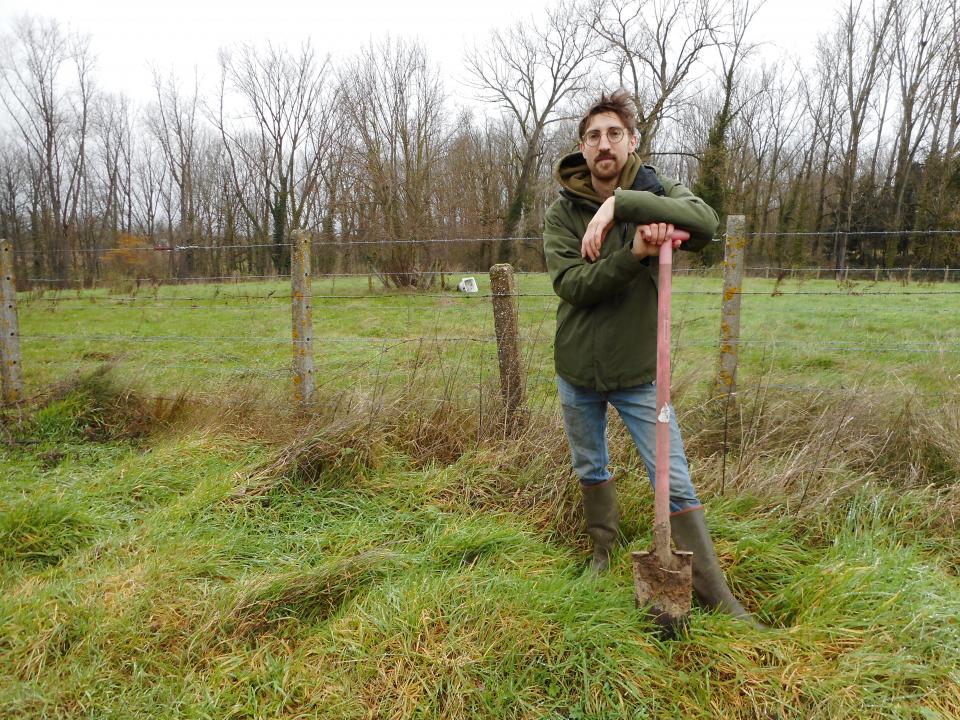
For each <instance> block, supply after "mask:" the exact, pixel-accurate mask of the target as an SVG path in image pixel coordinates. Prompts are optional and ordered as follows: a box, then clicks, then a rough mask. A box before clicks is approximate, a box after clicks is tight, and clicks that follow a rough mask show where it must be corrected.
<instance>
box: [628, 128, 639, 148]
mask: <svg viewBox="0 0 960 720" xmlns="http://www.w3.org/2000/svg"><path fill="white" fill-rule="evenodd" d="M638 140H639V138H638V137H637V134H636V133H635V132H632V133H630V152H633V151H634V150H636V149H637V142H638Z"/></svg>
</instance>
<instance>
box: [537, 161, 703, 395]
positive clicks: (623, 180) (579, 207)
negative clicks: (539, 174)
mask: <svg viewBox="0 0 960 720" xmlns="http://www.w3.org/2000/svg"><path fill="white" fill-rule="evenodd" d="M641 166H642V162H641V160H640V157H639V155H637V154H636V153H634V154H632V155H630V156H628V157H627V162H626V165H625V167H624V169H623V171H622V172H621V174H620V183H619V187H618V188H617V190H616V194H615V197H616V199H615V200H614V225H613V227H611V228H610V231H609V232H608V233H607V235H606V238H605V239H604V241H603V246H602V248H601V252H600V257H599V258H598V259H597V260H596V262H591V261H589V260H588V259H587V258H584V257H581V256H580V242H581V240H582V239H583V235H584V233H585V232H586V230H587V224H588V223H589V222H590V220H592V219H593V216H594V215H595V214H596V212H597V210H598V209H599V208H600V204H601V202H602V198H601V197H600V196H599V195H598V194H597V193H596V192H595V191H594V190H593V186H592V185H591V183H590V170H589V169H588V168H587V163H586V160H584V158H583V155H582V154H581V153H579V152H575V153H572V154H570V155H567V156H565V157H564V158H563V159H562V160H560V162H559V163H558V164H557V167H556V170H555V172H554V177H555V178H556V179H557V181H558V182H559V183H560V186H561V190H560V197H559V198H557V200H556V201H555V202H554V203H553V205H551V206H550V208H549V209H548V210H547V214H546V218H545V219H544V229H543V241H544V242H543V246H544V253H545V254H546V260H547V270H548V271H549V272H550V279H551V280H552V282H553V289H554V292H556V293H557V295H558V296H559V297H560V307H559V308H558V309H557V332H556V337H555V340H554V364H555V366H556V370H557V374H558V375H560V376H561V377H562V378H563V379H564V380H566V381H568V382H570V383H572V384H574V385H579V386H580V387H585V388H592V389H594V390H598V391H601V392H606V391H610V390H619V389H621V388H628V387H634V386H637V385H643V384H646V383H651V382H653V381H654V380H655V379H656V375H657V263H656V261H651V260H652V259H651V258H644V259H637V258H636V257H635V256H634V254H633V252H632V251H631V245H632V243H633V236H634V233H635V232H636V226H637V225H640V224H646V223H651V222H668V223H673V224H674V225H675V226H676V227H678V228H682V229H684V230H687V231H688V232H689V233H690V240H689V241H687V242H685V243H683V245H681V246H680V247H681V248H682V249H685V250H700V249H702V248H703V246H704V245H706V244H707V243H708V242H709V241H710V240H711V238H712V237H713V233H714V232H715V231H716V229H717V225H718V224H719V220H718V218H717V213H716V212H714V210H713V208H711V207H710V206H709V205H707V204H706V203H705V202H704V201H703V200H701V199H700V198H698V197H697V196H696V195H694V194H693V193H692V192H690V190H688V189H687V188H686V187H685V186H684V185H681V184H680V183H679V182H677V181H675V180H671V179H669V178H666V177H664V176H662V175H661V174H660V173H659V172H658V171H656V169H655V168H653V170H654V171H655V172H656V175H657V178H658V179H659V181H660V183H661V185H662V186H663V190H664V195H662V196H661V195H657V194H654V193H653V192H649V191H646V190H625V189H623V188H630V187H631V186H633V184H634V179H635V178H636V176H637V173H638V171H639V170H640V169H641Z"/></svg>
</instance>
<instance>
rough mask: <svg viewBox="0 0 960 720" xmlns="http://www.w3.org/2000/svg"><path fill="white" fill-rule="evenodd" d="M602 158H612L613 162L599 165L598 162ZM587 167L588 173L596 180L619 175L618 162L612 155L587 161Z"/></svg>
mask: <svg viewBox="0 0 960 720" xmlns="http://www.w3.org/2000/svg"><path fill="white" fill-rule="evenodd" d="M604 160H612V161H613V162H607V163H603V165H602V166H601V164H600V163H601V162H602V161H604ZM588 167H589V168H590V174H591V175H593V176H594V177H595V178H597V179H598V180H613V179H614V178H618V177H620V163H618V162H617V158H616V157H614V156H613V155H603V156H600V157H597V158H595V159H594V160H593V162H592V163H588Z"/></svg>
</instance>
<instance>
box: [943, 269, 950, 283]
mask: <svg viewBox="0 0 960 720" xmlns="http://www.w3.org/2000/svg"><path fill="white" fill-rule="evenodd" d="M943 281H944V282H950V266H949V265H947V266H946V267H945V268H944V269H943Z"/></svg>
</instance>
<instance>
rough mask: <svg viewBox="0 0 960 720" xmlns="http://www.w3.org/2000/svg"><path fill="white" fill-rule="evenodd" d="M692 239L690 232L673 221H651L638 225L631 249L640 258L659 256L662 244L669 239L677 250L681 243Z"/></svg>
mask: <svg viewBox="0 0 960 720" xmlns="http://www.w3.org/2000/svg"><path fill="white" fill-rule="evenodd" d="M689 239H690V233H688V232H687V231H686V230H678V229H676V228H674V227H673V224H672V223H650V224H649V225H638V226H637V232H636V233H634V236H633V247H632V248H631V250H632V251H633V254H634V255H635V256H636V257H638V258H641V259H642V258H645V257H657V256H659V255H660V246H661V245H663V243H665V242H667V241H668V240H669V241H670V242H671V244H672V245H673V249H674V250H676V249H677V248H678V247H680V243H682V242H683V241H684V240H689Z"/></svg>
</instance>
